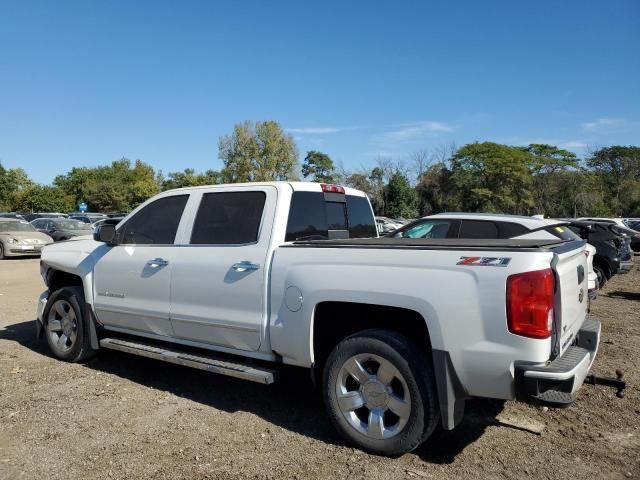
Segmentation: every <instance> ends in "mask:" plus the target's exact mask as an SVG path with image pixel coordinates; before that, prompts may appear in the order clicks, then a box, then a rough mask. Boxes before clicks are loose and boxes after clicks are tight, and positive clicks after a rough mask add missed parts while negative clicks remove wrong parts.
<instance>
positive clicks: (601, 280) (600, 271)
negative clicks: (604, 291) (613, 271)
mask: <svg viewBox="0 0 640 480" xmlns="http://www.w3.org/2000/svg"><path fill="white" fill-rule="evenodd" d="M593 271H594V272H596V276H597V277H598V288H602V287H604V286H605V285H606V283H607V280H609V278H608V277H607V269H606V268H605V267H604V266H602V265H601V264H594V265H593Z"/></svg>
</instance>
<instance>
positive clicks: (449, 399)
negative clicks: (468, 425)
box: [433, 350, 467, 430]
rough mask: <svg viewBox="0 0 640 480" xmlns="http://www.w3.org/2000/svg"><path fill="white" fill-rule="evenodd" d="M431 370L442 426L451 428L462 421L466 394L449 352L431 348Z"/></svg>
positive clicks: (447, 428)
mask: <svg viewBox="0 0 640 480" xmlns="http://www.w3.org/2000/svg"><path fill="white" fill-rule="evenodd" d="M433 370H434V373H435V377H436V386H437V388H438V400H439V403H440V415H441V417H442V428H444V429H445V430H453V429H454V428H455V427H456V425H458V424H459V423H460V422H461V421H462V417H463V416H464V404H465V399H466V397H467V395H466V394H465V393H464V390H463V388H462V385H461V384H460V381H459V380H458V377H457V376H456V372H455V370H454V369H453V365H452V364H451V358H450V357H449V352H446V351H444V350H433Z"/></svg>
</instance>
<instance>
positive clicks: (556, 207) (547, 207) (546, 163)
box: [523, 144, 578, 216]
mask: <svg viewBox="0 0 640 480" xmlns="http://www.w3.org/2000/svg"><path fill="white" fill-rule="evenodd" d="M523 150H524V151H525V152H527V153H529V154H530V155H531V164H530V167H529V168H530V171H531V174H532V176H533V177H532V179H531V180H532V189H531V192H532V195H533V201H534V205H535V209H536V211H535V213H542V214H546V215H549V216H566V214H565V213H564V212H566V205H563V202H562V199H563V197H564V195H563V189H564V188H566V186H564V185H563V184H562V182H559V181H558V180H559V179H561V178H564V177H565V176H564V175H561V174H560V172H563V171H566V170H568V169H575V168H577V167H578V159H577V157H576V155H575V154H574V153H573V152H570V151H568V150H563V149H561V148H558V147H556V146H554V145H546V144H531V145H529V146H528V147H523Z"/></svg>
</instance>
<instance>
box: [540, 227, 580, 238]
mask: <svg viewBox="0 0 640 480" xmlns="http://www.w3.org/2000/svg"><path fill="white" fill-rule="evenodd" d="M544 231H545V232H549V233H550V234H551V235H553V236H554V237H557V238H560V239H562V240H580V236H579V235H576V234H575V232H573V231H572V230H571V229H570V228H569V227H568V226H566V225H552V226H550V227H549V228H545V229H544Z"/></svg>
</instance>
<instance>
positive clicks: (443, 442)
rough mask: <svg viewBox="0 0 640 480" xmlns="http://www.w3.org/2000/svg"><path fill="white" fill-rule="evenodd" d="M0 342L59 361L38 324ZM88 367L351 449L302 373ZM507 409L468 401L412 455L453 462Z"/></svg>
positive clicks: (134, 359) (104, 354)
mask: <svg viewBox="0 0 640 480" xmlns="http://www.w3.org/2000/svg"><path fill="white" fill-rule="evenodd" d="M0 339H4V340H13V341H16V342H18V343H19V344H21V345H22V346H24V347H26V348H29V349H30V350H32V351H34V352H36V353H38V354H40V355H43V356H46V357H49V358H51V359H54V357H53V356H52V355H51V354H50V352H49V349H48V347H47V345H46V341H45V340H42V341H39V340H37V339H36V338H35V325H34V322H22V323H17V324H14V325H8V326H7V327H5V329H4V330H0ZM54 360H55V359H54ZM56 361H57V360H56ZM84 366H85V367H87V368H91V369H93V370H97V371H100V372H104V373H108V374H111V375H116V376H118V377H121V378H124V379H127V380H130V381H132V382H135V383H138V384H140V385H143V386H145V387H149V388H153V389H156V390H159V391H165V392H167V393H170V394H172V395H176V396H179V397H183V398H187V399H189V400H191V401H194V402H198V403H201V404H203V405H207V406H210V407H213V408H216V409H218V410H222V411H225V412H229V413H233V412H237V411H245V412H251V413H253V414H255V415H257V416H259V417H261V418H263V419H264V420H266V421H267V422H270V423H272V424H274V425H277V426H279V427H282V428H286V429H288V430H290V431H293V432H296V433H299V434H302V435H306V436H309V437H312V438H315V439H317V440H320V441H323V442H326V443H329V444H333V445H338V446H342V447H346V448H350V446H349V445H348V444H346V443H345V442H344V440H343V439H342V438H341V437H340V436H339V435H338V434H337V433H336V432H335V430H334V429H333V428H332V426H331V424H330V423H329V422H328V419H327V416H326V413H325V411H324V406H323V403H322V399H321V397H320V394H319V392H318V391H317V390H315V389H314V388H313V385H312V382H311V379H310V377H309V374H308V372H307V371H306V370H303V369H297V368H283V369H282V370H281V371H280V378H279V381H277V382H276V383H275V384H273V385H270V386H265V385H259V384H255V383H251V382H247V381H243V380H238V379H234V378H230V377H225V376H221V375H215V374H211V373H207V372H203V371H200V370H194V369H190V368H187V367H181V366H178V365H173V364H166V363H164V364H161V363H160V362H159V361H157V360H152V359H148V358H144V357H138V356H134V355H129V354H126V353H121V352H114V351H108V350H107V351H101V352H100V354H99V355H98V356H96V357H94V358H92V359H91V360H89V361H88V362H86V363H85V364H84ZM51 368H55V365H51ZM503 406H504V402H501V401H494V400H484V399H474V400H471V401H469V402H467V408H466V412H467V413H466V415H465V418H464V420H463V421H462V423H461V424H460V425H459V426H458V427H457V428H456V429H455V430H453V431H444V430H441V429H436V431H435V433H434V434H433V435H432V436H431V437H430V438H429V440H427V442H426V443H425V444H423V445H422V446H420V447H419V448H418V449H417V450H416V451H415V452H414V453H413V454H415V455H418V456H419V457H420V458H421V459H422V460H423V461H425V462H429V463H435V464H449V463H453V462H454V461H455V459H456V457H457V455H458V454H459V453H461V452H462V451H463V450H464V449H465V448H466V447H467V446H468V445H470V444H472V443H473V442H475V441H476V440H477V439H478V438H480V437H481V436H482V435H483V433H484V431H485V430H486V428H487V427H488V426H491V425H495V424H496V420H495V417H496V415H497V414H498V413H500V412H501V411H502V409H503Z"/></svg>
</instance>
